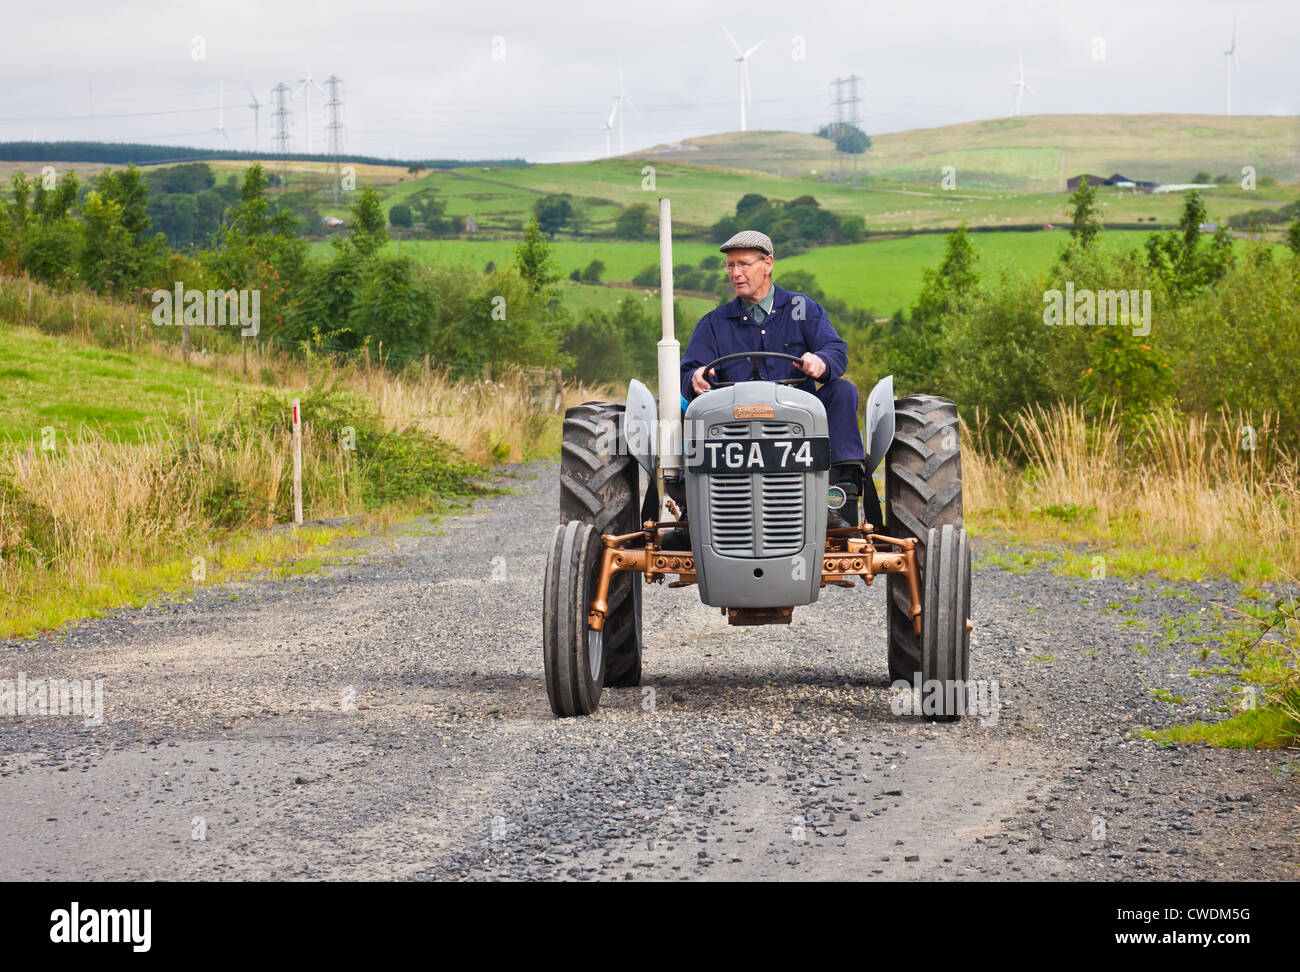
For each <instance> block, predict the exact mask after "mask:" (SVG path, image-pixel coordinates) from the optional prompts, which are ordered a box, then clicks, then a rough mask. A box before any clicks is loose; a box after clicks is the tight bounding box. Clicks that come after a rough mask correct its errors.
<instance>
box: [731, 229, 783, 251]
mask: <svg viewBox="0 0 1300 972" xmlns="http://www.w3.org/2000/svg"><path fill="white" fill-rule="evenodd" d="M718 249H719V250H720V251H721V252H723V253H726V252H727V251H728V250H761V251H762V252H763V253H765V254H767V255H768V256H772V238H771V237H770V236H768V235H767V234H766V233H760V232H759V231H758V230H741V231H740V232H739V233H737V234H736V235H735V236H733V237H732V238H731V239H729V240H727V242H726V243H723V244H722V246H720V247H718Z"/></svg>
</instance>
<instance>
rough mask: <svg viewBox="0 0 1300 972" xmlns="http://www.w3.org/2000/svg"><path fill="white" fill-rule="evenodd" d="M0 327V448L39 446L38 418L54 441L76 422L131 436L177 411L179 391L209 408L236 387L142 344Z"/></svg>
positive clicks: (181, 400)
mask: <svg viewBox="0 0 1300 972" xmlns="http://www.w3.org/2000/svg"><path fill="white" fill-rule="evenodd" d="M0 335H2V337H0V448H4V447H7V446H9V445H13V444H22V445H26V444H33V443H34V444H35V445H36V447H37V448H39V447H40V445H41V430H42V429H43V428H45V427H46V426H51V427H53V429H54V431H55V435H56V441H57V442H62V441H63V440H64V439H65V438H76V437H77V436H78V435H79V434H80V432H81V431H82V430H83V429H86V430H92V431H94V432H96V433H98V434H99V435H102V436H104V437H105V438H107V439H117V438H120V439H121V440H122V441H124V442H138V441H140V439H141V437H142V433H143V432H144V430H145V429H146V428H147V427H148V426H150V425H152V424H153V423H155V422H156V421H157V420H159V419H165V418H167V417H169V416H170V417H175V416H177V415H179V414H180V413H181V411H182V409H183V407H184V405H185V401H186V395H187V394H188V395H190V396H193V395H195V394H197V395H200V396H202V398H203V402H204V406H205V408H207V409H213V408H221V407H224V406H225V405H226V404H227V403H229V402H230V401H232V400H233V399H234V396H235V393H236V391H237V389H236V388H234V387H232V386H231V385H229V384H224V383H220V382H217V381H214V380H213V379H212V378H211V377H210V375H209V374H208V373H207V372H205V371H204V370H203V369H200V368H195V367H194V366H193V365H187V364H183V363H182V362H180V361H176V360H175V359H173V358H170V357H167V356H166V355H162V354H153V353H150V352H149V351H147V350H144V349H141V350H139V351H136V352H134V353H127V352H126V351H108V350H103V349H100V348H92V347H83V346H80V345H77V344H74V343H72V342H70V341H67V340H66V339H61V338H58V337H54V336H51V335H48V334H42V333H40V332H39V331H35V330H32V329H30V328H26V327H15V326H13V325H8V324H6V325H0Z"/></svg>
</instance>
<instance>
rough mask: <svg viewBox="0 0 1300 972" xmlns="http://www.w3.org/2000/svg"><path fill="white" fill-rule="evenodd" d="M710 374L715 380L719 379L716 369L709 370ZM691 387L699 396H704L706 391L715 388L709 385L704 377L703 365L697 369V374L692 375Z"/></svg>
mask: <svg viewBox="0 0 1300 972" xmlns="http://www.w3.org/2000/svg"><path fill="white" fill-rule="evenodd" d="M709 374H710V375H712V376H713V377H714V378H716V377H718V370H717V369H716V368H712V369H710V370H709ZM691 387H692V388H694V389H695V394H697V395H703V394H704V393H705V392H706V391H709V390H710V389H711V388H712V387H713V386H712V385H710V384H709V382H708V380H707V379H706V378H705V377H704V366H703V365H701V366H700V367H698V368H696V369H695V374H693V375H691Z"/></svg>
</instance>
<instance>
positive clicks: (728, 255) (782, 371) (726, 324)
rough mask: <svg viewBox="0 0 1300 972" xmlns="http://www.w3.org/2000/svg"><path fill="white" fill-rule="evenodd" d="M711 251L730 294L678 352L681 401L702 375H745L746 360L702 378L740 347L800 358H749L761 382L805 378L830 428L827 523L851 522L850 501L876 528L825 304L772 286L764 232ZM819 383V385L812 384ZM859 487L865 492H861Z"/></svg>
mask: <svg viewBox="0 0 1300 972" xmlns="http://www.w3.org/2000/svg"><path fill="white" fill-rule="evenodd" d="M718 249H719V250H720V251H721V252H722V253H723V254H724V255H725V256H724V258H725V259H726V261H727V262H726V272H727V279H728V280H730V281H731V287H732V289H733V290H734V291H735V293H736V297H735V299H734V300H730V301H728V302H727V303H725V304H723V305H722V306H721V307H717V308H715V309H714V310H712V311H710V312H709V313H708V314H705V315H704V317H702V318H700V320H699V322H698V323H697V324H696V325H695V330H694V331H693V332H692V333H691V339H690V342H689V343H688V344H687V345H686V351H685V354H684V355H683V356H682V395H683V396H684V397H685V398H686V400H687V401H690V400H691V399H693V398H695V397H696V396H697V395H701V394H703V393H704V392H706V391H708V390H709V389H710V387H711V386H710V384H709V378H713V379H715V380H718V381H746V380H749V379H752V377H753V367H754V365H752V364H751V363H750V362H749V361H731V362H728V363H726V364H724V365H720V366H719V367H720V369H721V370H722V371H723V372H724V374H721V375H719V374H717V373H716V372H717V371H718V370H719V369H716V368H715V369H713V370H712V371H710V372H709V374H708V375H707V376H706V375H705V374H704V365H705V364H706V363H708V362H710V361H713V360H715V359H716V358H720V357H723V356H724V355H728V354H735V353H737V352H741V351H773V352H777V353H781V354H788V355H793V356H794V357H797V358H799V359H800V360H799V361H798V362H797V363H796V362H792V361H785V360H782V359H779V358H759V359H753V360H754V361H756V363H757V368H758V376H759V378H761V379H763V380H765V381H779V380H781V379H783V378H794V377H796V376H797V375H798V374H799V373H802V374H804V375H807V380H806V381H804V382H803V383H802V384H800V385H798V386H796V387H800V388H803V390H805V391H807V392H810V393H811V394H813V395H815V396H816V397H817V398H818V399H820V400H821V403H822V405H824V406H825V408H826V420H827V423H828V426H829V430H830V450H831V471H830V483H831V485H832V486H838V487H840V488H841V489H842V490H844V493H845V496H846V497H847V498H846V500H845V503H844V506H843V508H842V509H841V510H840V511H839V512H838V513H835V512H832V513H831V514H830V517H829V519H828V522H827V526H828V527H829V528H836V527H844V526H857V525H858V499H859V497H862V502H863V510H864V511H865V513H866V517H867V519H868V520H869V522H870V523H871V524H872V525H873V526H874V527H876V529H879V528H880V526H881V516H880V500H879V498H878V497H877V495H876V487H875V483H873V482H872V481H871V479H870V478H868V477H867V476H866V475H865V465H864V462H863V460H864V457H865V450H864V449H863V446H862V431H861V429H859V427H858V389H857V386H855V385H854V384H853V383H852V382H850V381H847V380H846V379H844V378H843V377H842V376H843V374H844V372H845V370H846V369H847V368H848V345H846V344H845V343H844V340H843V339H842V338H841V337H840V336H839V334H838V333H836V331H835V328H834V326H833V325H832V324H831V321H830V317H829V316H828V315H827V313H826V309H825V308H824V307H822V305H821V304H819V303H817V301H815V300H813V299H812V298H811V297H808V296H807V295H805V294H800V293H795V292H793V291H789V290H783V289H782V288H780V287H778V286H776V285H775V284H774V283H772V264H773V261H774V254H773V251H772V240H771V238H769V237H768V236H767V235H766V234H765V233H759V232H757V231H755V230H742V231H741V232H739V233H737V234H736V235H735V236H733V237H732V238H731V239H729V240H727V242H726V243H723V244H722V246H720V247H718ZM817 382H821V383H822V384H821V386H820V387H818V386H817ZM864 490H865V495H864Z"/></svg>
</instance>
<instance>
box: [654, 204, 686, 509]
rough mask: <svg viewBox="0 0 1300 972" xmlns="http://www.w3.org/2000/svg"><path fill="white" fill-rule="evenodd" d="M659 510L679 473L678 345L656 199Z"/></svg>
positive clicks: (664, 231)
mask: <svg viewBox="0 0 1300 972" xmlns="http://www.w3.org/2000/svg"><path fill="white" fill-rule="evenodd" d="M659 309H660V313H661V315H662V318H663V336H662V337H661V338H660V339H659V345H658V347H659V477H658V480H659V485H658V488H659V508H660V518H661V519H666V517H665V516H664V513H663V506H664V502H663V501H664V480H665V479H677V478H678V477H680V476H681V472H682V399H681V391H680V389H681V371H682V346H681V345H680V344H679V343H678V342H677V337H676V335H675V334H674V333H673V220H672V209H671V207H670V205H669V202H668V199H667V198H663V199H660V200H659Z"/></svg>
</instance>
